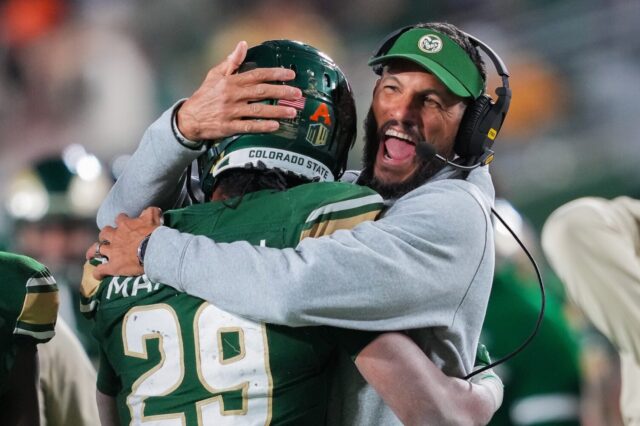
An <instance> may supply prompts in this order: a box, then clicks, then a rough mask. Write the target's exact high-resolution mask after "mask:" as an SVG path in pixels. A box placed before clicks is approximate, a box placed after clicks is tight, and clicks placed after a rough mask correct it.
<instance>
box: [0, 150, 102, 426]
mask: <svg viewBox="0 0 640 426" xmlns="http://www.w3.org/2000/svg"><path fill="white" fill-rule="evenodd" d="M111 184H112V179H111V178H110V175H109V173H108V172H107V171H106V170H105V169H104V166H103V165H102V163H101V162H100V161H99V160H98V159H97V157H95V156H94V155H92V154H89V153H87V152H86V150H85V149H84V147H82V146H80V145H72V146H69V147H67V149H65V150H64V151H63V152H62V153H61V154H60V155H58V156H53V157H45V158H41V159H39V160H37V161H36V162H35V163H34V164H33V165H32V166H31V167H28V168H26V169H24V170H22V171H20V172H19V173H17V174H16V175H15V176H13V177H12V178H11V179H10V180H9V183H8V186H7V196H6V199H5V200H4V208H5V210H6V211H7V213H8V215H9V217H10V218H12V220H13V238H12V241H11V245H12V247H11V248H12V250H14V251H16V252H20V253H25V254H27V255H28V256H31V257H34V258H37V259H40V260H42V261H43V262H44V263H46V264H47V265H50V267H49V268H50V270H51V271H52V273H53V274H54V276H56V279H57V289H58V294H59V297H60V307H59V312H58V313H59V316H60V318H59V320H58V323H57V325H56V332H57V335H56V338H55V339H54V340H53V341H52V342H50V343H49V344H48V345H47V346H46V347H44V348H43V349H42V350H41V351H40V352H41V353H40V357H39V363H40V385H39V388H38V391H39V393H40V399H39V400H40V411H41V423H42V424H43V425H49V426H63V425H70V424H73V425H79V426H80V425H92V424H95V422H96V419H97V418H98V417H97V416H98V412H97V405H96V399H95V377H96V372H95V368H94V367H93V364H92V362H91V361H90V358H89V357H91V358H93V359H95V358H97V353H98V352H97V344H96V342H95V339H93V337H92V336H91V335H90V323H89V321H87V320H86V319H85V318H84V317H83V316H82V315H81V314H80V310H79V305H80V303H79V296H78V289H79V286H80V281H81V279H82V262H83V259H84V251H85V249H84V247H83V246H85V245H86V244H87V243H88V242H89V243H90V242H91V241H93V238H94V235H95V232H96V227H95V224H94V222H93V217H94V216H95V212H96V211H97V207H98V205H99V204H100V202H101V201H102V199H103V198H104V196H105V194H106V193H107V192H108V190H109V188H110V187H111Z"/></svg>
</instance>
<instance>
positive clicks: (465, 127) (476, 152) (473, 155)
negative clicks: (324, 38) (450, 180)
mask: <svg viewBox="0 0 640 426" xmlns="http://www.w3.org/2000/svg"><path fill="white" fill-rule="evenodd" d="M414 28H424V29H428V30H430V31H434V32H437V33H439V34H442V35H443V36H445V37H447V38H450V37H449V36H447V35H446V34H444V33H442V32H441V31H438V30H434V29H432V28H429V27H421V26H416V25H410V26H407V27H403V28H400V29H398V30H396V31H394V32H392V33H391V34H389V35H388V36H387V37H385V39H384V41H383V42H382V43H381V44H380V47H378V49H376V51H375V53H374V54H373V58H377V57H379V56H382V55H384V54H386V53H387V52H388V51H389V49H391V47H392V46H393V44H394V43H395V42H396V40H397V39H398V37H400V36H401V35H402V34H404V33H405V32H407V31H409V30H411V29H414ZM461 32H462V31H461ZM462 34H463V35H464V36H466V37H467V38H468V39H469V41H470V42H471V44H472V45H473V46H474V47H476V48H479V49H480V50H482V51H483V52H484V53H486V55H487V56H488V57H489V59H491V62H493V65H494V67H495V69H496V71H497V72H498V74H499V75H500V77H501V78H502V86H500V87H498V88H497V89H496V95H497V97H498V98H497V99H496V100H495V102H494V101H493V100H492V99H491V97H490V96H489V95H487V94H486V93H483V94H482V95H480V96H479V97H478V98H477V99H475V100H473V101H472V102H471V103H470V104H469V105H468V106H467V109H466V110H465V113H464V116H463V117H462V121H461V122H460V127H459V128H458V134H457V135H456V140H455V145H454V150H455V152H456V154H458V155H459V156H460V157H462V158H463V159H464V160H466V161H467V162H471V163H475V165H474V166H472V167H470V168H475V167H477V166H480V165H485V164H489V163H490V162H491V161H492V160H493V151H492V150H491V147H492V146H493V142H494V140H495V138H496V136H497V135H498V132H499V131H500V128H501V127H502V123H503V122H504V119H505V117H506V116H507V111H508V110H509V104H510V102H511V89H510V88H509V71H508V70H507V67H506V66H505V64H504V62H502V59H500V57H499V56H498V54H497V53H496V52H494V51H493V49H491V48H490V47H489V46H488V45H487V44H485V43H484V42H482V41H481V40H479V39H477V38H476V37H474V36H472V35H469V34H467V33H464V32H462ZM382 67H383V66H382V65H381V64H378V65H375V66H374V67H373V70H374V72H375V73H376V74H381V73H382ZM447 162H448V161H447ZM448 163H449V164H453V165H456V164H455V163H451V162H448Z"/></svg>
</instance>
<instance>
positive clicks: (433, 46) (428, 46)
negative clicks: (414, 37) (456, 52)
mask: <svg viewBox="0 0 640 426" xmlns="http://www.w3.org/2000/svg"><path fill="white" fill-rule="evenodd" d="M418 49H420V50H422V51H423V52H425V53H438V52H439V51H440V50H442V40H441V39H440V37H438V36H437V35H434V34H427V35H426V36H424V37H422V38H420V40H419V41H418Z"/></svg>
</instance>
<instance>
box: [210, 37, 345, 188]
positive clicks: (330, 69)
mask: <svg viewBox="0 0 640 426" xmlns="http://www.w3.org/2000/svg"><path fill="white" fill-rule="evenodd" d="M271 67H285V68H290V69H293V70H294V71H295V72H296V78H295V80H294V81H290V82H287V83H286V84H288V85H291V86H295V87H298V88H300V89H301V90H302V98H300V99H297V100H293V101H289V100H276V99H272V100H267V101H263V102H264V103H266V104H270V105H278V104H279V105H286V106H291V107H293V108H295V109H296V110H297V111H298V113H297V115H296V117H295V118H293V119H283V120H279V122H280V128H279V129H278V130H277V131H276V132H273V133H256V134H238V135H234V136H231V137H228V138H224V139H222V140H220V141H216V142H217V143H215V144H213V145H212V146H211V147H210V148H209V149H208V150H207V152H206V153H205V154H203V155H202V156H201V157H200V158H199V160H198V169H199V174H200V182H201V186H202V189H203V192H204V194H205V196H206V197H207V199H208V198H210V196H211V194H212V192H213V189H214V186H215V182H216V178H217V176H219V175H220V174H221V173H223V172H224V171H226V170H229V169H251V168H256V169H260V170H264V169H268V170H273V169H277V170H280V171H282V172H283V173H285V174H291V175H293V176H296V177H299V178H302V179H305V180H309V181H333V180H336V179H338V178H339V177H340V176H341V175H342V173H343V172H344V170H345V168H346V163H347V155H348V151H349V149H350V148H351V147H352V146H353V143H354V140H355V136H356V121H357V120H356V109H355V102H354V99H353V94H352V92H351V87H350V86H349V83H348V81H347V79H346V77H345V75H344V73H343V72H342V71H341V70H340V68H338V66H337V65H336V64H335V62H333V60H332V59H331V58H329V57H328V56H327V55H325V54H324V53H322V52H320V51H319V50H317V49H316V48H314V47H311V46H309V45H307V44H304V43H301V42H298V41H290V40H272V41H267V42H264V43H262V44H260V45H258V46H255V47H252V48H250V49H249V50H248V52H247V57H246V59H245V61H244V62H243V63H242V65H241V66H240V69H239V71H238V72H245V71H249V70H251V69H255V68H271ZM274 84H282V83H274Z"/></svg>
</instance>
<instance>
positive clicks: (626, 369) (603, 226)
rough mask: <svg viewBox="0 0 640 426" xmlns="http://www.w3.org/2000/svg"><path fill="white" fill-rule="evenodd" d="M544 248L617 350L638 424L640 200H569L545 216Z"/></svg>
mask: <svg viewBox="0 0 640 426" xmlns="http://www.w3.org/2000/svg"><path fill="white" fill-rule="evenodd" d="M542 247H543V249H544V252H545V254H546V256H547V258H548V259H549V262H550V263H551V266H552V267H553V269H554V270H555V271H556V273H557V274H558V276H559V277H560V279H561V281H562V282H563V283H564V285H565V288H566V291H567V294H568V296H569V299H570V300H571V302H573V303H574V304H575V305H577V306H578V308H579V309H580V310H581V311H582V312H583V313H584V315H585V316H586V317H587V318H588V319H589V320H590V321H591V322H592V323H593V324H594V325H595V327H596V328H597V329H598V330H599V331H600V332H602V333H603V334H604V335H605V336H606V337H607V338H608V339H609V340H610V341H611V343H612V344H613V345H614V346H615V348H616V349H617V350H618V353H619V356H620V367H621V378H622V389H621V394H620V407H621V411H622V417H623V421H624V423H625V424H626V425H640V256H639V253H640V201H638V200H635V199H632V198H629V197H618V198H614V199H611V200H607V199H603V198H595V197H587V198H580V199H577V200H574V201H571V202H569V203H567V204H565V205H563V206H561V207H560V208H558V209H557V210H556V211H554V212H553V213H552V214H551V216H549V218H548V219H547V221H546V222H545V224H544V227H543V230H542Z"/></svg>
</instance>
